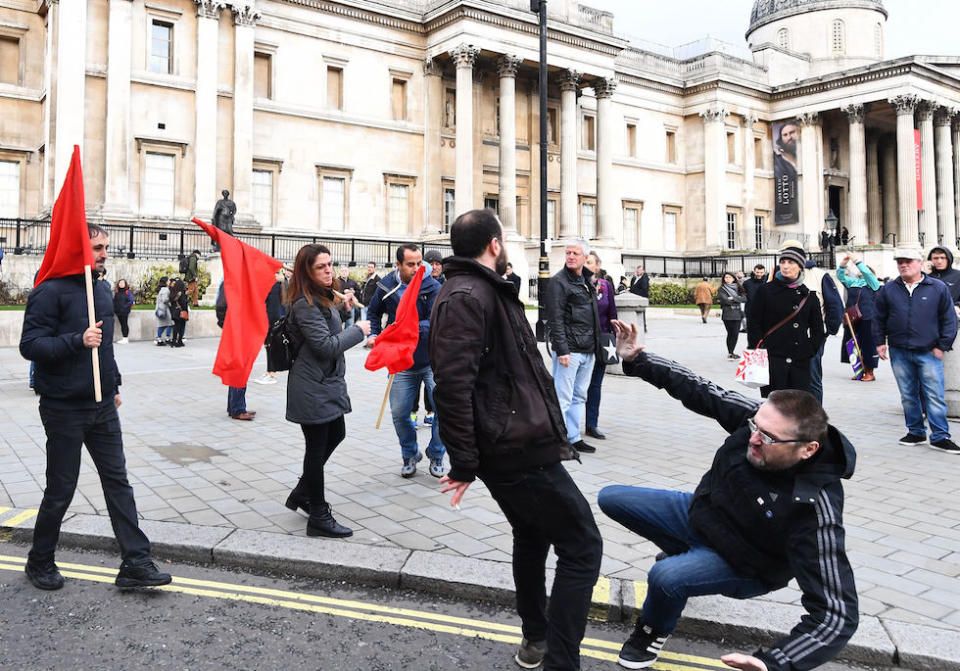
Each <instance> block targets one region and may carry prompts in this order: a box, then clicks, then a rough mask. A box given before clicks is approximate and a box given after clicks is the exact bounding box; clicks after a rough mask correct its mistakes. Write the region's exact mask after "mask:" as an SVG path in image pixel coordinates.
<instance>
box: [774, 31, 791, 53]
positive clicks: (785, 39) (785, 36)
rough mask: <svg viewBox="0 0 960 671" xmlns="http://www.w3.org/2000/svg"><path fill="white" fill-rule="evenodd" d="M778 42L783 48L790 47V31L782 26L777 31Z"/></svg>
mask: <svg viewBox="0 0 960 671" xmlns="http://www.w3.org/2000/svg"><path fill="white" fill-rule="evenodd" d="M777 44H778V45H779V46H780V48H781V49H789V48H790V31H789V30H787V29H786V28H781V29H780V30H778V31H777Z"/></svg>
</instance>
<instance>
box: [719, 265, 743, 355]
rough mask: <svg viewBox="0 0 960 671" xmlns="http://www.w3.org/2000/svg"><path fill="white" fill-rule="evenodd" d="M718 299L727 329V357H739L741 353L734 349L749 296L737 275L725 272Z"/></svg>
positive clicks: (721, 315)
mask: <svg viewBox="0 0 960 671" xmlns="http://www.w3.org/2000/svg"><path fill="white" fill-rule="evenodd" d="M717 299H718V300H719V301H720V307H721V313H720V317H721V319H722V320H723V325H724V327H725V328H726V329H727V358H728V359H737V358H739V355H738V354H737V353H736V352H734V351H733V350H734V349H736V347H737V339H738V338H739V337H740V320H742V319H743V309H742V307H741V306H742V305H743V304H744V303H746V302H747V296H746V292H745V291H744V290H743V285H742V284H740V280H738V279H737V277H736V275H734V274H733V273H731V272H726V273H724V274H723V276H722V279H721V280H720V289H719V291H717Z"/></svg>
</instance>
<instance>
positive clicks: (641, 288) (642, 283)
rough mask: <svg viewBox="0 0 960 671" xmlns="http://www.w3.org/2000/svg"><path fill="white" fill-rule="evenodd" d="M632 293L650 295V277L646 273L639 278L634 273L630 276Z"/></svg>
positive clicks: (645, 296)
mask: <svg viewBox="0 0 960 671" xmlns="http://www.w3.org/2000/svg"><path fill="white" fill-rule="evenodd" d="M630 293H633V294H636V295H637V296H641V297H643V298H649V297H650V277H649V276H648V275H647V274H646V273H644V274H643V275H641V276H640V277H639V278H638V277H637V276H636V275H634V276H633V277H631V278H630Z"/></svg>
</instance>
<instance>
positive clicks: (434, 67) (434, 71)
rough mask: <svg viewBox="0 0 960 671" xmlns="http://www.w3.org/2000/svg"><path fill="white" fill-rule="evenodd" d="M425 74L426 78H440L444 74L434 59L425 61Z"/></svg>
mask: <svg viewBox="0 0 960 671" xmlns="http://www.w3.org/2000/svg"><path fill="white" fill-rule="evenodd" d="M423 74H424V76H426V77H439V76H440V75H442V74H443V68H441V67H440V64H439V63H437V62H436V61H435V60H434V59H432V58H425V59H424V60H423Z"/></svg>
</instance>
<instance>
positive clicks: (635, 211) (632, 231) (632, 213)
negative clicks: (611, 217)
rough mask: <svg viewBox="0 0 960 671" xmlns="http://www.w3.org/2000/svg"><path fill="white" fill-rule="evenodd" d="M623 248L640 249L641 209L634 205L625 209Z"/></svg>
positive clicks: (629, 205) (626, 206) (631, 204)
mask: <svg viewBox="0 0 960 671" xmlns="http://www.w3.org/2000/svg"><path fill="white" fill-rule="evenodd" d="M623 246H624V248H625V249H639V248H640V208H639V207H638V206H637V205H636V204H634V203H628V204H627V205H625V206H624V208H623Z"/></svg>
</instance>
